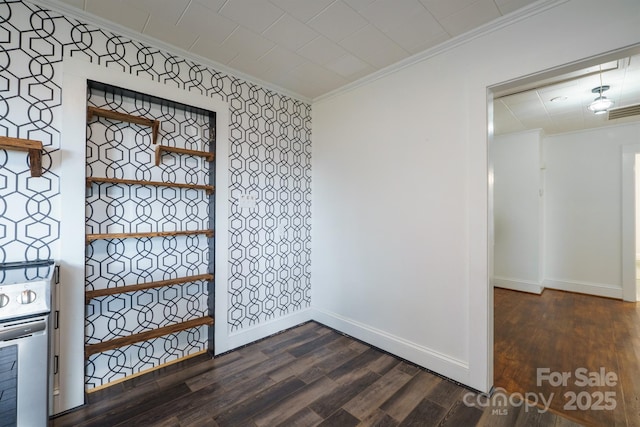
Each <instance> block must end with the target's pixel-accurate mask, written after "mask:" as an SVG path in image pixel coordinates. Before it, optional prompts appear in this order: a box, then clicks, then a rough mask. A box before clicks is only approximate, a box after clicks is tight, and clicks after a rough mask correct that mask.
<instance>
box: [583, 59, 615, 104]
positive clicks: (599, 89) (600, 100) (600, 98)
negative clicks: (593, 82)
mask: <svg viewBox="0 0 640 427" xmlns="http://www.w3.org/2000/svg"><path fill="white" fill-rule="evenodd" d="M605 90H609V86H607V85H603V84H602V65H601V66H600V86H598V87H594V88H593V89H591V93H597V94H599V95H600V96H598V97H597V98H596V99H594V100H593V102H592V103H591V104H589V106H588V107H587V108H588V109H589V111H591V112H592V113H593V114H604V113H606V112H607V111H609V108H611V107H613V101H612V100H611V99H609V98H607V97H606V96H604V95H602V92H604V91H605Z"/></svg>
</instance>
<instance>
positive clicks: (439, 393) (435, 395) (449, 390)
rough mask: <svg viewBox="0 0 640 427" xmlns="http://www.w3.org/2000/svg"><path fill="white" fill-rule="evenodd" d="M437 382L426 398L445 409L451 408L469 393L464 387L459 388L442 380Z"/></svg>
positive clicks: (439, 379)
mask: <svg viewBox="0 0 640 427" xmlns="http://www.w3.org/2000/svg"><path fill="white" fill-rule="evenodd" d="M435 381H436V385H435V386H434V387H433V388H432V389H431V390H430V391H429V393H428V394H427V396H426V397H427V398H428V399H429V400H431V401H433V402H435V403H437V404H438V405H440V406H442V407H443V408H449V407H451V406H452V405H453V404H454V403H456V402H457V401H459V400H461V399H462V396H463V394H464V393H466V392H467V390H465V389H463V388H462V387H458V386H457V385H455V384H453V383H451V382H449V381H446V380H443V379H441V378H438V379H437V380H435Z"/></svg>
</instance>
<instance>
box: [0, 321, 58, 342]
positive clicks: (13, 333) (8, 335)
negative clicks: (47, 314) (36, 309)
mask: <svg viewBox="0 0 640 427" xmlns="http://www.w3.org/2000/svg"><path fill="white" fill-rule="evenodd" d="M46 327H47V322H46V321H44V320H41V321H38V322H32V323H27V324H25V325H20V326H16V327H11V328H7V329H0V342H2V341H9V340H12V339H16V338H20V337H23V336H25V335H31V334H33V333H36V332H40V331H44V330H45V328H46Z"/></svg>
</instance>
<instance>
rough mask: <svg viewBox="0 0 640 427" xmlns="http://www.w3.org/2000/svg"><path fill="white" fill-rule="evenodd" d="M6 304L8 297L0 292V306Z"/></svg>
mask: <svg viewBox="0 0 640 427" xmlns="http://www.w3.org/2000/svg"><path fill="white" fill-rule="evenodd" d="M7 304H9V297H8V296H7V294H0V308H2V307H4V306H5V305H7Z"/></svg>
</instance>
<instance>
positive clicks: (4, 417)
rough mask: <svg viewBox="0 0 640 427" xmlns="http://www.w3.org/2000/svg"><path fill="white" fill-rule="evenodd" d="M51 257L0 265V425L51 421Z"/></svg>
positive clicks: (34, 426) (22, 426) (40, 426)
mask: <svg viewBox="0 0 640 427" xmlns="http://www.w3.org/2000/svg"><path fill="white" fill-rule="evenodd" d="M54 273H55V265H54V263H53V261H50V260H46V261H37V262H35V261H34V262H24V263H7V264H0V427H9V426H11V427H44V426H46V425H47V423H48V415H49V414H48V402H49V396H48V395H49V387H48V378H49V375H48V372H49V333H48V329H49V312H50V310H51V282H52V279H53V276H54Z"/></svg>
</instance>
